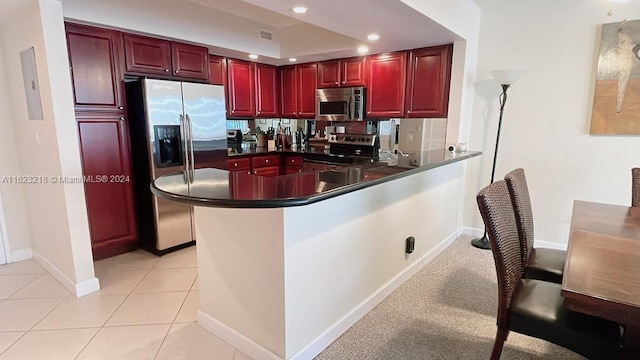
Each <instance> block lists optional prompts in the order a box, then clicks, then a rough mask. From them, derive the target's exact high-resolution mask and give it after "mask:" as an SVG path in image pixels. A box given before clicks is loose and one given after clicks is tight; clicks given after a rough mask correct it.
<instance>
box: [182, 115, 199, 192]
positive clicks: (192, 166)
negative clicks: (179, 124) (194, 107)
mask: <svg viewBox="0 0 640 360" xmlns="http://www.w3.org/2000/svg"><path fill="white" fill-rule="evenodd" d="M185 116H186V118H187V123H188V124H189V130H188V131H189V148H190V149H189V151H190V152H189V155H190V157H191V164H189V165H188V169H189V182H190V183H193V180H194V177H195V174H194V171H195V170H196V160H195V156H194V154H193V123H192V122H191V117H189V114H186V115H185Z"/></svg>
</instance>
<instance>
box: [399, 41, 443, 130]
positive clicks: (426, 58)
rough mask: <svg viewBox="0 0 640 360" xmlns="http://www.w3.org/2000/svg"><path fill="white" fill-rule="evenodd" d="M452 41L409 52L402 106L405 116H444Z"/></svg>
mask: <svg viewBox="0 0 640 360" xmlns="http://www.w3.org/2000/svg"><path fill="white" fill-rule="evenodd" d="M452 52H453V45H443V46H434V47H430V48H425V49H416V50H412V51H410V52H409V71H408V76H407V92H406V102H405V110H406V112H407V114H406V116H407V117H414V118H424V117H430V118H441V117H447V111H448V108H449V84H450V80H451V55H452Z"/></svg>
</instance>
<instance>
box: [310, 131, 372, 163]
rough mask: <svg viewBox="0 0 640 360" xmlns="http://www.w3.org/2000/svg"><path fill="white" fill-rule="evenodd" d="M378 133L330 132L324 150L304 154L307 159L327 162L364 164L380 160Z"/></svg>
mask: <svg viewBox="0 0 640 360" xmlns="http://www.w3.org/2000/svg"><path fill="white" fill-rule="evenodd" d="M379 149H380V141H379V139H378V135H367V134H337V133H336V134H330V135H329V140H328V145H327V146H325V149H324V151H323V152H315V153H314V152H310V153H305V154H304V159H305V161H315V162H321V163H326V164H336V165H339V164H362V163H370V162H375V161H378V159H379V156H378V150H379Z"/></svg>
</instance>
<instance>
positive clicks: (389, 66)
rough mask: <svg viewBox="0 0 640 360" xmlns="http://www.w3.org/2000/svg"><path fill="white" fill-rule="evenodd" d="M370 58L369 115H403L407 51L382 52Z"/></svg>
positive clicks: (368, 76) (368, 67)
mask: <svg viewBox="0 0 640 360" xmlns="http://www.w3.org/2000/svg"><path fill="white" fill-rule="evenodd" d="M368 59H369V60H368V64H367V84H368V85H369V86H368V88H367V117H369V118H376V117H379V118H380V117H381V118H389V117H403V116H404V96H405V79H406V75H407V53H406V52H397V53H390V54H380V55H374V56H372V57H370V58H368Z"/></svg>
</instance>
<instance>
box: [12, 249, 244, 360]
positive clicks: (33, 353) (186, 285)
mask: <svg viewBox="0 0 640 360" xmlns="http://www.w3.org/2000/svg"><path fill="white" fill-rule="evenodd" d="M196 261H197V260H196V252H195V247H193V246H192V247H190V248H187V249H183V250H180V251H177V252H174V253H170V254H167V255H165V256H162V257H157V256H154V255H152V254H149V253H147V252H145V251H142V250H138V251H134V252H130V253H127V254H123V255H119V256H116V257H112V258H109V259H105V260H100V261H97V262H96V263H95V271H96V276H97V277H98V278H99V279H100V288H101V289H100V291H98V292H96V293H93V294H90V295H87V296H84V297H82V298H79V299H78V298H76V297H75V296H72V294H71V293H69V292H68V291H67V290H66V289H65V288H64V287H63V286H62V285H60V284H59V283H58V282H57V281H56V280H55V279H54V278H53V277H52V276H51V275H49V273H47V272H46V271H45V270H44V269H42V267H40V266H39V265H38V264H37V263H36V262H35V261H33V260H26V261H21V262H17V263H12V264H8V265H2V266H0V360H8V359H19V360H29V359H34V360H35V359H37V360H41V359H52V360H65V359H79V360H80V359H82V360H85V359H109V360H117V359H126V360H137V359H151V360H152V359H180V360H182V359H207V360H250V359H249V357H247V356H246V355H245V354H243V353H241V352H240V351H238V350H236V349H234V348H233V347H232V346H231V345H229V344H227V343H225V342H224V341H222V340H221V339H219V338H218V337H216V336H214V335H213V334H211V333H209V332H208V331H206V330H204V329H203V328H202V327H200V326H199V325H198V324H197V323H196V311H197V309H198V304H199V296H198V289H199V288H198V286H197V283H198V281H197V262H196Z"/></svg>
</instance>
